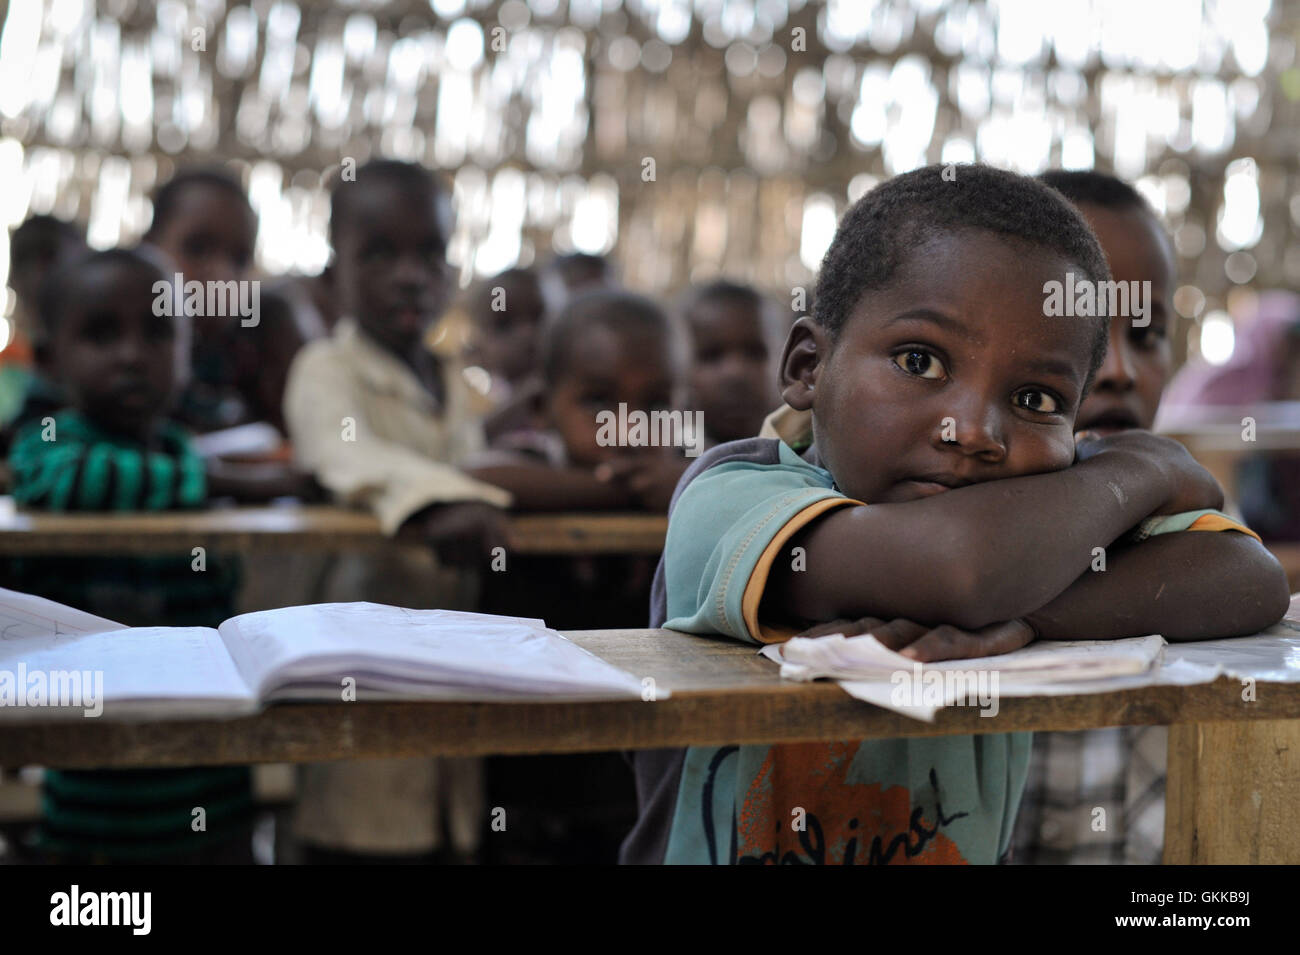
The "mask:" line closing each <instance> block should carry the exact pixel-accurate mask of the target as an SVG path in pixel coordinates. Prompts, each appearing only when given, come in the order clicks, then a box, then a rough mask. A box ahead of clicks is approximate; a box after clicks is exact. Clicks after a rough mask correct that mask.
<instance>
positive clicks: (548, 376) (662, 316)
mask: <svg viewBox="0 0 1300 955" xmlns="http://www.w3.org/2000/svg"><path fill="white" fill-rule="evenodd" d="M596 327H603V328H609V329H612V330H614V331H616V332H622V331H639V332H646V333H649V334H651V335H655V336H657V337H659V338H661V339H662V340H663V341H664V343H665V345H666V346H667V348H668V349H669V353H670V355H671V357H672V362H673V366H674V368H677V369H680V368H681V367H682V355H681V342H682V336H681V335H680V334H679V333H678V331H677V327H676V324H675V323H674V321H673V319H672V317H671V316H670V315H669V314H668V313H667V312H666V311H664V310H663V309H662V308H660V307H659V306H658V305H657V304H656V303H655V302H654V301H652V300H651V299H648V298H646V297H645V296H644V295H637V294H635V293H633V292H625V291H621V290H617V289H599V290H596V291H592V292H585V293H583V294H581V295H579V296H577V297H576V298H574V299H573V300H572V301H570V302H569V303H568V304H567V305H565V306H564V308H563V309H561V310H560V313H559V314H558V315H556V316H555V319H554V320H553V321H552V322H551V323H550V324H549V325H548V326H547V328H546V332H545V336H544V338H543V340H542V377H543V379H544V380H545V381H546V383H547V384H554V383H555V382H556V381H558V380H560V378H561V377H563V375H564V372H565V370H566V368H567V367H568V363H569V356H570V355H571V354H572V352H573V343H574V341H576V340H577V338H578V337H579V336H580V335H582V334H583V333H585V332H587V331H589V330H590V329H592V328H596Z"/></svg>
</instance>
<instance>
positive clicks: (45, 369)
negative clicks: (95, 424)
mask: <svg viewBox="0 0 1300 955" xmlns="http://www.w3.org/2000/svg"><path fill="white" fill-rule="evenodd" d="M86 251H87V249H86V239H85V236H84V235H83V234H82V233H81V231H80V230H79V229H78V228H77V227H76V226H74V225H73V224H72V223H69V222H64V221H63V220H62V219H56V218H54V216H47V215H35V216H29V217H28V218H27V219H26V221H24V222H23V223H22V225H20V226H18V228H16V229H14V231H13V234H12V235H10V237H9V285H10V287H11V288H13V290H14V296H15V299H16V302H15V307H14V313H13V314H14V325H13V327H12V336H13V337H12V338H11V339H10V342H9V345H8V346H7V347H6V348H5V350H4V352H3V356H4V364H3V369H2V371H0V375H3V385H0V391H2V392H3V397H2V398H0V405H3V407H0V422H3V423H4V431H3V432H2V433H0V451H3V450H5V449H7V448H8V447H9V442H10V441H11V440H12V439H13V434H14V432H15V431H17V429H18V428H20V427H21V426H22V425H24V424H26V423H27V422H28V421H38V420H40V419H41V418H43V417H45V416H46V415H48V414H52V413H54V412H55V411H58V410H59V409H60V408H62V407H63V405H64V403H65V399H64V396H63V392H62V390H61V389H60V388H59V387H58V385H57V384H56V383H55V382H54V380H53V379H52V378H51V376H50V369H49V341H48V337H47V335H46V334H45V328H44V326H43V324H42V322H41V319H40V309H39V306H38V299H39V293H40V288H41V285H42V283H43V282H44V280H45V277H46V276H47V275H49V274H50V272H51V271H54V270H56V269H58V267H59V266H61V265H63V264H65V263H67V262H69V261H71V260H72V259H75V258H77V257H79V256H82V255H84V254H85V253H86Z"/></svg>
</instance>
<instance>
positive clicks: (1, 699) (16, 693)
mask: <svg viewBox="0 0 1300 955" xmlns="http://www.w3.org/2000/svg"><path fill="white" fill-rule="evenodd" d="M5 706H59V707H80V708H81V709H82V711H83V713H82V715H83V716H89V717H94V716H99V715H100V714H102V713H103V712H104V671H103V670H28V669H27V664H26V663H21V662H20V663H19V664H18V669H17V670H16V671H14V670H0V707H5Z"/></svg>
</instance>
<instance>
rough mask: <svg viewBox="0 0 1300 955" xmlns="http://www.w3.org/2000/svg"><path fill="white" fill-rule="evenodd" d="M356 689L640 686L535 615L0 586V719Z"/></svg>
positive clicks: (490, 694) (580, 692) (594, 693)
mask: <svg viewBox="0 0 1300 955" xmlns="http://www.w3.org/2000/svg"><path fill="white" fill-rule="evenodd" d="M74 676H75V677H76V679H75V680H74V679H73V678H74ZM74 684H75V685H74ZM97 684H98V686H99V690H98V692H96V685H97ZM73 690H75V691H76V693H75V694H74V693H73V692H72V691H73ZM59 694H62V696H61V697H60V696H59ZM77 694H79V695H80V696H79V698H77V699H73V698H72V697H74V696H76V695H77ZM659 695H662V693H660V694H659ZM348 696H351V698H352V699H355V700H357V701H374V700H463V701H489V702H490V701H500V700H529V699H546V700H557V699H575V700H588V699H629V698H640V696H641V684H640V682H639V681H638V680H637V678H636V677H635V676H633V675H632V674H630V673H628V672H626V671H624V670H621V669H619V668H618V667H615V666H612V665H611V664H609V663H606V662H605V661H604V660H601V659H600V658H599V657H596V656H594V655H593V654H591V653H588V652H587V651H586V650H584V649H582V648H581V647H579V646H577V645H576V644H574V643H572V642H571V641H569V640H566V639H565V638H564V637H563V636H561V635H560V634H559V633H556V632H555V631H554V630H549V629H547V627H546V625H545V624H544V623H543V622H542V621H541V620H533V619H530V618H526V617H500V616H493V615H490V614H478V613H465V612H459V611H451V610H407V609H403V608H400V607H388V606H383V605H381V604H372V603H342V604H316V605H312V606H306V607H287V608H284V609H281V610H265V611H261V612H258V613H249V614H243V615H241V616H237V617H232V618H230V619H229V620H227V621H226V622H225V623H223V624H221V626H220V627H218V628H217V629H216V630H213V629H210V628H206V627H130V628H128V627H123V626H122V625H121V624H118V623H114V622H113V621H111V620H104V619H103V618H100V617H94V616H91V615H90V614H86V613H82V612H81V611H78V610H73V609H72V608H70V607H64V606H63V605H61V604H56V603H53V602H52V601H48V600H43V599H41V598H39V597H32V596H30V595H27V594H20V593H16V592H14V591H11V590H3V589H0V721H4V720H11V719H20V718H28V719H31V718H36V719H50V718H52V717H56V716H82V715H99V714H98V713H94V712H93V711H95V710H96V709H97V708H98V709H99V710H100V712H102V713H103V715H104V716H106V717H108V718H110V719H131V718H146V717H147V718H150V719H157V718H168V717H196V716H228V715H229V716H234V715H240V714H245V713H250V712H254V711H256V710H257V709H258V708H260V707H261V706H262V705H263V704H265V703H270V702H273V701H277V700H315V701H321V702H343V701H344V700H345V699H346V698H347V697H348ZM91 697H94V698H93V699H92V698H91ZM58 699H63V700H65V701H68V703H69V705H65V706H61V707H55V706H53V705H51V704H52V703H53V702H56V701H57V700H58Z"/></svg>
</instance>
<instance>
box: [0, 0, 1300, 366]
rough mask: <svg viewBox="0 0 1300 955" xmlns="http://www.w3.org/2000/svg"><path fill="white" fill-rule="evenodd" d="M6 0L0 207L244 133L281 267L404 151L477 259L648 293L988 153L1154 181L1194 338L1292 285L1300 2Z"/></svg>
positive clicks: (110, 240)
mask: <svg viewBox="0 0 1300 955" xmlns="http://www.w3.org/2000/svg"><path fill="white" fill-rule="evenodd" d="M0 18H2V22H3V24H4V26H3V33H2V34H0V183H3V190H0V217H2V218H3V220H4V225H5V226H6V227H12V226H13V225H15V224H17V223H18V222H20V221H21V220H22V219H23V218H24V217H25V216H27V215H28V214H30V213H35V212H52V213H54V214H56V215H59V216H61V217H66V218H72V219H76V220H79V221H80V222H81V223H83V224H85V225H86V226H87V227H88V231H89V239H90V242H91V244H92V245H94V246H97V247H106V246H111V245H115V244H119V243H126V242H131V241H133V240H135V239H136V238H138V237H139V235H140V233H141V232H142V231H143V230H144V228H145V226H146V225H147V223H148V219H149V214H150V207H149V200H148V196H149V194H150V193H151V191H152V190H153V189H154V188H155V186H156V185H157V184H159V183H160V182H161V181H163V180H165V179H166V178H167V177H168V176H169V175H170V174H171V173H172V171H173V170H174V169H176V168H177V167H178V166H181V165H184V164H187V163H192V162H211V161H223V162H228V163H230V164H232V165H233V166H234V167H236V168H237V169H238V171H239V172H240V173H241V175H242V176H243V177H244V179H245V182H246V184H247V185H248V188H249V191H250V195H251V199H252V202H253V205H254V207H255V208H256V210H257V212H258V214H259V217H260V220H261V231H260V234H259V237H258V247H257V260H258V264H259V266H260V267H261V268H262V269H263V270H264V271H265V272H267V273H270V274H275V273H282V272H294V271H301V272H315V271H318V270H319V269H320V268H321V267H322V266H323V265H324V264H325V262H326V259H327V254H328V249H327V245H326V240H325V223H326V216H327V211H328V210H327V201H326V196H325V193H324V190H323V189H322V186H321V184H322V181H323V179H324V178H325V177H326V176H327V175H328V174H329V173H330V172H331V171H337V170H338V168H339V167H340V165H341V164H343V163H345V162H356V163H360V162H363V161H365V159H366V158H368V157H370V156H374V155H379V154H383V155H388V156H396V157H401V158H406V159H411V160H416V161H419V162H423V163H425V164H427V165H429V166H431V167H434V168H437V169H440V170H443V171H444V174H445V175H446V176H447V177H448V178H449V179H450V180H451V181H452V182H453V183H454V188H455V195H456V200H457V207H458V210H459V214H458V225H457V231H456V237H455V241H454V243H453V246H452V248H451V252H450V255H451V258H452V260H453V262H454V264H455V265H456V266H457V267H458V269H459V272H460V278H461V281H462V284H467V283H468V282H469V281H471V279H472V278H473V277H474V276H476V275H486V274H491V273H494V272H496V271H498V270H500V269H503V268H506V267H508V266H510V265H513V264H515V263H516V262H517V261H521V262H523V263H524V264H527V263H529V262H531V261H533V260H535V259H540V260H545V259H547V258H549V256H550V255H551V254H552V253H553V252H556V251H561V252H567V251H574V250H577V251H584V252H593V253H611V254H612V256H613V257H614V259H615V260H616V262H617V263H618V267H619V270H620V271H621V274H622V277H623V280H624V281H625V282H626V283H627V284H628V285H630V286H632V287H634V288H638V289H641V290H644V291H648V292H651V293H654V294H668V293H671V292H674V291H675V290H677V289H678V288H680V287H681V286H683V285H684V284H686V283H688V282H690V281H694V280H699V279H703V278H707V277H710V276H713V275H716V274H718V273H725V274H727V275H730V276H734V277H737V278H741V279H748V280H750V281H753V282H755V283H756V284H759V285H761V286H763V287H765V288H767V289H769V290H770V291H772V292H773V293H776V294H778V295H780V296H781V297H783V298H787V299H788V298H789V297H790V295H791V289H792V288H794V287H796V286H804V285H808V284H809V283H810V282H811V280H812V277H813V275H814V273H815V270H816V267H817V264H818V261H819V259H820V257H821V254H822V252H823V250H824V249H825V247H826V245H827V243H828V242H829V241H830V238H831V235H832V233H833V231H834V227H835V222H836V220H837V218H838V216H839V214H840V213H841V212H842V211H843V210H844V208H845V207H846V205H847V204H848V203H849V202H851V201H852V200H853V199H854V198H856V197H857V196H858V195H860V194H861V193H862V192H863V191H864V190H866V189H868V188H870V186H871V185H873V184H874V183H876V182H878V181H879V180H880V179H882V178H883V177H886V176H889V175H891V174H894V173H897V172H902V171H905V170H907V169H911V168H913V167H915V166H918V165H921V164H924V163H926V162H934V161H943V162H963V161H971V160H975V159H978V160H982V161H987V162H991V163H995V164H999V165H1003V166H1007V167H1010V168H1013V169H1018V170H1021V171H1024V172H1028V173H1033V172H1037V171H1039V170H1042V169H1044V168H1047V167H1049V166H1066V167H1072V168H1087V167H1091V166H1093V165H1096V166H1098V167H1101V168H1106V169H1110V170H1113V171H1115V172H1117V173H1118V174H1120V175H1122V176H1125V177H1128V178H1130V179H1132V180H1134V181H1136V183H1137V185H1138V187H1139V188H1140V189H1141V191H1142V192H1143V193H1144V194H1145V195H1146V196H1147V197H1148V198H1149V199H1150V200H1151V202H1152V203H1153V204H1154V205H1155V207H1156V209H1157V210H1158V211H1160V212H1161V213H1162V214H1163V215H1164V216H1165V217H1166V220H1167V222H1168V224H1169V226H1170V229H1171V231H1172V233H1173V236H1174V239H1175V242H1176V246H1177V249H1178V253H1179V269H1180V281H1181V287H1180V288H1179V290H1178V294H1177V297H1176V300H1175V305H1176V308H1177V309H1178V311H1179V312H1180V313H1181V314H1182V315H1184V316H1186V317H1187V318H1189V319H1194V321H1192V322H1189V323H1186V325H1185V326H1184V328H1185V331H1186V334H1185V335H1181V334H1180V335H1179V339H1178V341H1176V343H1175V351H1176V354H1178V355H1179V356H1180V357H1181V355H1182V354H1184V352H1185V351H1187V350H1190V353H1191V354H1196V353H1197V352H1203V353H1205V354H1206V355H1207V357H1209V358H1211V359H1212V360H1225V359H1226V358H1227V357H1228V356H1229V355H1230V354H1231V349H1232V324H1231V320H1230V319H1229V318H1228V317H1227V314H1226V309H1227V308H1228V307H1229V305H1230V304H1231V300H1232V299H1233V297H1234V296H1239V295H1242V294H1249V290H1250V289H1252V288H1268V287H1274V286H1290V287H1297V286H1300V242H1298V241H1297V237H1298V236H1300V170H1298V169H1297V164H1298V163H1300V123H1298V122H1297V119H1298V118H1300V62H1297V56H1296V52H1297V51H1296V48H1297V41H1298V39H1300V0H1274V2H1272V3H1270V2H1269V0H1052V2H1041V0H987V2H964V0H959V2H955V3H941V2H939V0H828V2H825V3H822V2H811V0H657V2H655V0H527V2H524V0H505V2H499V0H297V2H293V0H254V2H252V3H240V2H237V0H189V2H180V0H8V2H7V3H6V2H5V0H0ZM3 241H7V240H6V239H5V238H3V237H0V242H3ZM7 260H8V255H7V250H0V270H4V269H7V264H6V263H7ZM4 295H5V301H4V308H3V310H0V315H5V316H8V315H10V314H11V313H12V309H13V295H12V292H9V291H8V290H6V291H5V292H4ZM9 335H10V328H9V326H8V323H7V321H5V320H3V319H0V342H4V341H7V340H8V338H9Z"/></svg>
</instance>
